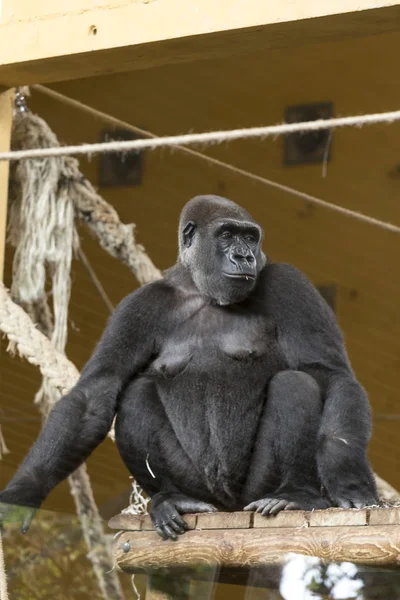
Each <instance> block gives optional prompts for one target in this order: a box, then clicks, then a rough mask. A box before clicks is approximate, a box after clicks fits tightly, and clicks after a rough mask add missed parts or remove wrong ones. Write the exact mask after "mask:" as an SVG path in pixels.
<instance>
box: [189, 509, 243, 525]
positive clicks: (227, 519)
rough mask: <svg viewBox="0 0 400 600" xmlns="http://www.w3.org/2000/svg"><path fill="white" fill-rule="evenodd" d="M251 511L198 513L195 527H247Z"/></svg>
mask: <svg viewBox="0 0 400 600" xmlns="http://www.w3.org/2000/svg"><path fill="white" fill-rule="evenodd" d="M251 517H252V513H250V512H232V513H221V512H220V513H201V514H200V513H199V514H198V515H197V525H196V529H248V528H249V527H250V524H251Z"/></svg>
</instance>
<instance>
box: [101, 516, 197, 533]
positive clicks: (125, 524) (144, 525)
mask: <svg viewBox="0 0 400 600" xmlns="http://www.w3.org/2000/svg"><path fill="white" fill-rule="evenodd" d="M183 519H184V521H185V522H186V524H187V525H188V527H189V529H195V527H196V522H197V515H196V514H190V515H183ZM108 526H109V527H110V529H117V530H121V529H124V530H125V531H154V525H153V522H152V520H151V518H150V516H149V515H128V514H124V513H121V514H119V515H115V516H114V517H111V519H110V520H109V521H108Z"/></svg>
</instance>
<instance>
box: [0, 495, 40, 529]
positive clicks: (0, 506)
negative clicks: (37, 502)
mask: <svg viewBox="0 0 400 600" xmlns="http://www.w3.org/2000/svg"><path fill="white" fill-rule="evenodd" d="M36 512H37V508H32V507H31V506H17V505H15V504H5V503H4V502H0V529H3V528H4V525H5V523H22V525H21V531H22V533H26V532H27V531H28V529H29V527H30V525H31V523H32V520H33V518H34V516H35V514H36Z"/></svg>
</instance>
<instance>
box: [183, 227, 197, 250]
mask: <svg viewBox="0 0 400 600" xmlns="http://www.w3.org/2000/svg"><path fill="white" fill-rule="evenodd" d="M195 231H196V225H195V224H194V223H193V221H188V222H187V223H186V225H185V227H184V229H183V232H182V237H183V245H184V246H185V248H190V246H191V245H192V241H193V236H194V234H195Z"/></svg>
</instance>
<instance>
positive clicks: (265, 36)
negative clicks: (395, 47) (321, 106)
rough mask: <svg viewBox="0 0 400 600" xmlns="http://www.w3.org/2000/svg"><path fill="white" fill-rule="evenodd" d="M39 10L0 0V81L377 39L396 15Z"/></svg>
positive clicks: (380, 10) (163, 2)
mask: <svg viewBox="0 0 400 600" xmlns="http://www.w3.org/2000/svg"><path fill="white" fill-rule="evenodd" d="M43 4H44V8H41V5H42V3H32V2H31V0H3V19H2V21H1V22H0V84H1V83H3V84H8V85H22V84H29V83H34V82H49V81H61V80H65V79H78V78H81V77H87V76H91V75H100V74H109V73H116V72H123V71H130V70H133V69H138V68H146V67H151V66H156V65H160V64H166V63H176V62H186V61H192V60H195V59H203V58H210V57H221V56H226V55H232V54H237V53H238V54H241V53H248V52H259V51H262V52H265V51H266V50H268V49H269V48H281V47H287V46H298V45H304V44H306V43H307V44H308V43H318V42H325V41H329V40H332V39H335V40H336V39H343V38H345V37H348V36H352V37H354V36H363V35H372V34H381V33H384V32H388V31H397V29H398V26H397V24H398V21H399V18H400V6H399V3H398V2H397V1H393V0H392V1H382V0H381V1H371V0H330V1H327V2H315V0H304V1H303V2H301V3H298V2H292V1H291V0H282V1H281V2H260V1H259V0H247V1H246V3H244V2H232V1H231V0H220V2H218V3H217V4H216V3H215V0H187V1H186V2H182V1H181V0H158V1H157V2H152V1H151V0H136V1H133V2H129V3H128V2H125V1H122V0H109V1H108V2H107V3H101V4H102V6H98V5H97V6H96V7H94V8H93V2H91V1H89V0H80V1H79V2H78V4H79V10H77V9H76V8H75V6H74V9H73V10H72V9H71V8H70V6H71V4H70V3H69V2H67V0H58V1H57V2H55V3H49V2H44V3H43ZM96 4H97V3H96ZM53 5H54V6H53ZM32 6H35V11H36V13H37V14H34V13H33V12H32ZM40 11H41V13H40Z"/></svg>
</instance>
